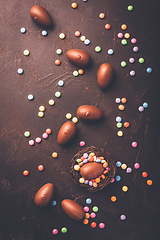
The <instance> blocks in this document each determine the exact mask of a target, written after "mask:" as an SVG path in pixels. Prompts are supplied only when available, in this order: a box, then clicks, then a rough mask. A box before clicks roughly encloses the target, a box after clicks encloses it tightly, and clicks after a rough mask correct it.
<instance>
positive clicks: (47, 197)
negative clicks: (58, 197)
mask: <svg viewBox="0 0 160 240" xmlns="http://www.w3.org/2000/svg"><path fill="white" fill-rule="evenodd" d="M53 194H54V185H53V184H52V183H46V184H45V185H43V186H42V187H41V188H40V189H39V190H38V192H37V193H36V195H35V197H34V202H35V204H36V205H37V206H39V207H46V206H47V205H48V204H49V203H50V202H51V200H52V198H53Z"/></svg>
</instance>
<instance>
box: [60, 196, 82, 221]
mask: <svg viewBox="0 0 160 240" xmlns="http://www.w3.org/2000/svg"><path fill="white" fill-rule="evenodd" d="M61 206H62V208H63V210H64V212H65V213H66V214H67V215H68V216H69V217H70V218H72V219H74V220H81V219H83V218H84V215H85V212H84V210H83V207H82V206H81V205H80V204H78V203H77V202H74V201H72V200H70V199H64V200H63V201H62V202H61Z"/></svg>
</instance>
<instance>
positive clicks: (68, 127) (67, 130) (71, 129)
mask: <svg viewBox="0 0 160 240" xmlns="http://www.w3.org/2000/svg"><path fill="white" fill-rule="evenodd" d="M76 132H77V128H76V125H75V124H74V123H73V122H69V121H68V122H65V123H64V124H63V125H62V126H61V128H60V130H59V132H58V136H57V142H58V143H59V144H61V145H64V144H67V143H68V142H70V141H71V140H72V139H73V138H74V136H75V134H76Z"/></svg>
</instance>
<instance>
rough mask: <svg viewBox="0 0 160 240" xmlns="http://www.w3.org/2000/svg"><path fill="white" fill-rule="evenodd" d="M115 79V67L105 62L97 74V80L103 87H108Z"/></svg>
mask: <svg viewBox="0 0 160 240" xmlns="http://www.w3.org/2000/svg"><path fill="white" fill-rule="evenodd" d="M112 79H113V67H112V65H111V64H109V63H103V64H102V65H101V66H100V67H99V69H98V74H97V82H98V85H99V86H100V88H101V89H104V88H107V87H108V86H109V84H110V83H111V81H112Z"/></svg>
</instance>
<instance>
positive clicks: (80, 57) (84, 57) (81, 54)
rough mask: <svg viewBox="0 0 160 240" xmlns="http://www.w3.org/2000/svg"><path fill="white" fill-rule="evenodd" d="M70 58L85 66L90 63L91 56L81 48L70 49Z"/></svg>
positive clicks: (68, 52)
mask: <svg viewBox="0 0 160 240" xmlns="http://www.w3.org/2000/svg"><path fill="white" fill-rule="evenodd" d="M66 55H67V57H68V58H69V60H70V61H71V62H72V63H74V64H76V65H77V66H79V67H85V66H87V65H88V64H89V63H90V56H89V54H88V53H87V52H85V51H83V50H80V49H70V50H68V51H67V53H66Z"/></svg>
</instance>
